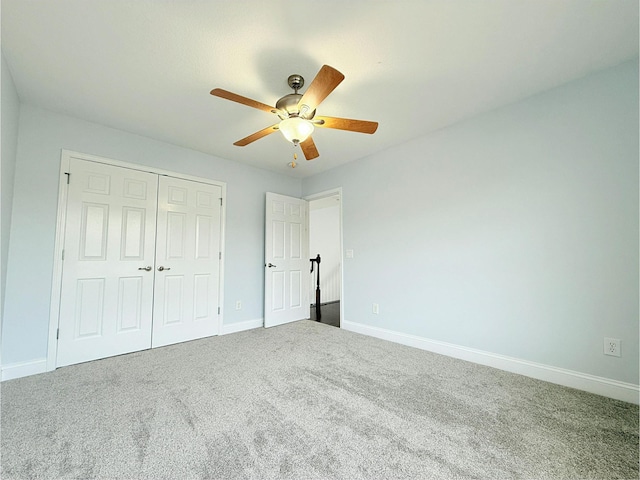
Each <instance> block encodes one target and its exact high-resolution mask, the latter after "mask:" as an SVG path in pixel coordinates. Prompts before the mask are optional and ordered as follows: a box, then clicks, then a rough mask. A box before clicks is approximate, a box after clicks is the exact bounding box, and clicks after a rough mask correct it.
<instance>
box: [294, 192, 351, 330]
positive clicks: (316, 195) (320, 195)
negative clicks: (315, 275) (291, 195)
mask: <svg viewBox="0 0 640 480" xmlns="http://www.w3.org/2000/svg"><path fill="white" fill-rule="evenodd" d="M335 195H338V196H339V197H340V202H339V205H338V206H339V208H338V214H339V217H340V218H339V219H338V225H339V228H340V328H342V325H343V324H344V322H345V318H344V238H343V232H344V229H343V225H342V218H343V216H342V187H336V188H332V189H331V190H324V191H322V192H318V193H314V194H312V195H307V196H305V197H302V198H303V199H304V200H306V201H307V202H312V201H314V200H321V199H323V198H327V197H333V196H335ZM309 242H311V231H309Z"/></svg>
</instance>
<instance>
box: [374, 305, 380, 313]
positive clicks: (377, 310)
mask: <svg viewBox="0 0 640 480" xmlns="http://www.w3.org/2000/svg"><path fill="white" fill-rule="evenodd" d="M372 311H373V313H374V314H375V315H378V314H379V313H380V307H379V306H378V304H377V303H374V304H373V309H372Z"/></svg>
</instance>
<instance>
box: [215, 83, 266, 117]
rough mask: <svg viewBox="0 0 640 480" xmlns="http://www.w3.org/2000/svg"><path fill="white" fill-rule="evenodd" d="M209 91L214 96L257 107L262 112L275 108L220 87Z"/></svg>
mask: <svg viewBox="0 0 640 480" xmlns="http://www.w3.org/2000/svg"><path fill="white" fill-rule="evenodd" d="M210 93H211V95H213V96H215V97H220V98H224V99H226V100H231V101H232V102H237V103H241V104H243V105H247V106H248V107H253V108H257V109H258V110H262V111H264V112H269V113H275V112H274V110H275V108H273V107H271V106H269V105H267V104H266V103H261V102H258V101H256V100H251V99H250V98H247V97H243V96H242V95H238V94H237V93H232V92H229V91H227V90H223V89H221V88H214V89H213V90H211V92H210Z"/></svg>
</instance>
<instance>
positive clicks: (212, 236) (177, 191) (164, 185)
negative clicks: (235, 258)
mask: <svg viewBox="0 0 640 480" xmlns="http://www.w3.org/2000/svg"><path fill="white" fill-rule="evenodd" d="M221 198H222V189H221V187H220V186H217V185H210V184H205V183H199V182H194V181H189V180H183V179H179V178H173V177H166V176H162V177H160V180H159V183H158V227H157V229H158V234H157V244H156V251H157V254H156V265H155V267H156V271H155V273H156V282H155V301H154V315H153V341H152V344H153V347H160V346H163V345H170V344H173V343H178V342H184V341H187V340H194V339H196V338H202V337H208V336H211V335H217V334H218V329H219V325H218V324H219V321H218V319H219V314H220V311H219V306H220V302H219V278H220V262H221V259H220V231H221V225H220V220H221V210H222V207H221Z"/></svg>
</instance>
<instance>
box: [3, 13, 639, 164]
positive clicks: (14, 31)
mask: <svg viewBox="0 0 640 480" xmlns="http://www.w3.org/2000/svg"><path fill="white" fill-rule="evenodd" d="M1 13H2V51H3V52H4V55H5V58H6V60H7V63H8V65H9V68H10V70H11V73H12V75H13V78H14V81H15V84H16V87H17V90H18V95H19V96H20V99H21V101H22V102H24V103H27V104H32V105H37V106H41V107H43V108H46V109H50V110H54V111H57V112H61V113H65V114H68V115H72V116H74V117H78V118H83V119H87V120H90V121H93V122H97V123H101V124H104V125H108V126H111V127H114V128H118V129H122V130H126V131H129V132H134V133H137V134H140V135H144V136H147V137H151V138H155V139H158V140H162V141H165V142H170V143H172V144H176V145H180V146H184V147H188V148H192V149H195V150H199V151H202V152H206V153H209V154H212V155H215V156H218V157H222V158H227V159H231V160H235V161H238V162H244V163H248V164H251V165H255V166H258V167H262V168H267V169H271V170H274V171H277V172H280V173H284V174H289V175H294V176H298V177H304V176H308V175H312V174H316V173H319V172H321V171H324V170H327V169H329V168H333V167H335V166H337V165H340V164H342V163H345V162H349V161H352V160H355V159H357V158H361V157H364V156H366V155H369V154H372V153H374V152H378V151H381V150H383V149H386V148H389V147H391V146H393V145H396V144H399V143H402V142H405V141H407V140H409V139H411V138H415V137H419V136H422V135H424V134H426V133H428V132H431V131H434V130H436V129H439V128H442V127H443V126H446V125H449V124H452V123H454V122H457V121H459V120H462V119H465V118H468V117H470V116H473V115H475V114H478V113H480V112H482V111H487V110H490V109H494V108H496V107H499V106H502V105H506V104H508V103H511V102H514V101H517V100H519V99H521V98H524V97H526V96H529V95H532V94H534V93H536V92H539V91H542V90H546V89H549V88H551V87H554V86H556V85H559V84H562V83H565V82H567V81H570V80H572V79H575V78H578V77H581V76H584V75H586V74H588V73H590V72H592V71H595V70H599V69H602V68H605V67H608V66H611V65H615V64H618V63H621V62H623V61H625V60H628V59H631V58H634V57H637V56H638V1H637V0H483V1H480V0H418V1H402V0H396V1H391V0H390V1H380V0H378V1H375V0H348V1H347V0H340V1H333V0H323V1H317V0H315V1H313V0H295V1H288V0H272V1H268V2H267V1H260V0H255V1H222V0H217V1H213V0H206V1H205V0H201V1H187V0H183V1H178V0H173V1H169V0H155V1H151V0H56V1H53V0H2V12H1ZM323 64H328V65H331V66H333V67H334V68H336V69H338V70H340V71H341V72H342V73H343V74H344V75H345V77H346V78H345V80H344V81H343V82H342V84H340V85H339V86H338V88H337V89H336V90H335V91H334V92H333V93H332V94H331V95H330V96H329V97H328V98H327V99H326V100H325V101H324V102H323V103H322V104H321V105H320V107H319V108H318V114H319V115H329V116H337V117H347V118H356V119H363V120H375V121H378V122H379V123H380V127H379V128H378V131H377V132H376V133H375V134H374V135H365V134H358V133H351V132H343V131H339V130H330V129H316V132H315V133H314V140H315V143H316V146H317V148H318V150H319V152H320V157H319V158H317V159H315V160H313V161H310V162H306V161H304V158H303V157H302V155H301V154H300V153H301V152H298V153H299V154H300V155H299V157H300V158H299V166H298V167H297V168H296V169H295V170H292V169H290V168H289V167H287V164H288V163H289V162H290V161H291V160H292V155H293V152H294V147H293V145H292V144H290V143H288V142H286V141H285V140H284V138H282V136H281V135H280V134H277V133H276V134H273V135H270V136H268V137H266V138H263V139H261V140H258V141H257V142H255V143H253V144H251V145H248V146H246V147H235V146H233V145H232V144H233V142H234V141H236V140H239V139H240V138H243V137H245V136H247V135H249V134H250V133H253V132H255V131H257V130H260V129H262V128H264V127H266V126H268V125H271V124H273V123H275V121H274V120H275V117H273V116H272V115H271V114H268V113H265V112H262V111H259V110H255V109H252V108H249V107H246V106H244V105H240V104H237V103H233V102H229V101H227V100H223V99H220V98H216V97H213V96H211V95H209V91H210V90H211V89H212V88H214V87H220V88H224V89H226V90H230V91H233V92H235V93H238V94H240V95H243V96H246V97H250V98H252V99H255V100H258V101H260V102H263V103H267V104H275V101H276V100H277V99H278V98H279V97H281V96H283V95H285V94H287V93H291V90H290V89H289V87H288V86H287V77H288V76H289V75H290V74H292V73H299V74H302V75H303V76H304V77H305V79H306V82H307V85H309V84H310V82H311V80H312V79H313V77H314V76H315V74H316V73H317V71H318V70H319V69H320V67H321V66H322V65H323ZM303 91H304V89H303ZM89 153H91V152H89Z"/></svg>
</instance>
